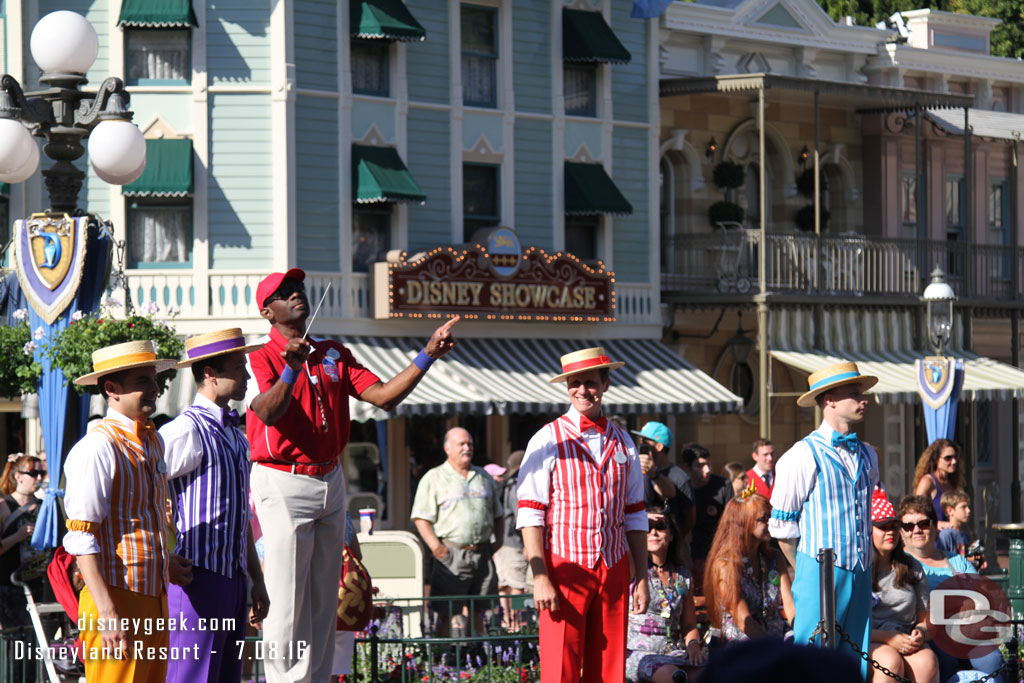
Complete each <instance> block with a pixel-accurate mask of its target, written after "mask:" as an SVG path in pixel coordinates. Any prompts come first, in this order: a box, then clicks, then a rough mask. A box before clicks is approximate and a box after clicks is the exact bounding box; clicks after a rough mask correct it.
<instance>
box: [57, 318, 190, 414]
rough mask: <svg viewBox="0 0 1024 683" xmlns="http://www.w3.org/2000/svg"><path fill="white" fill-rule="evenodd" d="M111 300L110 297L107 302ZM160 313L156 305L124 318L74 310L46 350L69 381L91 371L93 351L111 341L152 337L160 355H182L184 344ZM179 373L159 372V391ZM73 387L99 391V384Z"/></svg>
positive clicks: (118, 341)
mask: <svg viewBox="0 0 1024 683" xmlns="http://www.w3.org/2000/svg"><path fill="white" fill-rule="evenodd" d="M110 303H112V302H110V301H109V300H108V305H109V304H110ZM117 305H119V304H117ZM158 312H159V307H158V306H156V305H155V304H150V305H149V306H148V307H146V308H145V315H132V316H129V317H128V318H124V319H115V318H112V317H110V316H109V315H104V314H102V313H94V314H90V315H82V314H81V312H75V313H74V314H73V315H72V316H71V322H70V324H69V325H68V326H67V327H66V328H64V329H63V330H62V331H60V332H59V333H58V334H56V335H54V338H53V339H52V340H51V342H50V343H49V344H48V345H47V346H46V353H47V355H48V356H49V357H50V359H51V360H52V361H53V363H54V365H56V366H57V367H59V368H60V369H61V371H62V372H63V373H64V377H65V378H66V379H67V381H68V383H69V384H70V383H71V382H72V380H74V378H76V377H81V376H82V375H87V374H89V373H90V372H92V352H93V351H95V350H96V349H100V348H103V347H104V346H110V345H112V344H121V343H123V342H128V341H141V340H145V339H149V340H152V341H154V342H156V346H157V358H176V359H177V358H181V357H182V354H184V353H185V343H184V342H183V341H182V340H181V339H179V338H178V337H177V336H175V334H174V328H173V327H172V326H171V325H170V324H169V323H168V322H167V321H164V320H157V319H156V318H155V317H154V316H155V315H156V313H158ZM108 313H109V311H108ZM172 317H173V313H172ZM176 374H177V370H166V371H164V372H161V373H160V374H159V375H157V377H156V381H157V384H158V385H159V387H160V393H163V392H164V391H165V390H166V389H167V386H168V385H169V384H170V383H171V380H172V379H174V376H175V375H176ZM72 386H74V388H75V391H77V392H78V393H79V394H84V393H86V392H88V393H93V394H96V393H99V387H97V386H79V385H77V384H74V385H72Z"/></svg>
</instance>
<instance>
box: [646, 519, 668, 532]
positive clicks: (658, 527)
mask: <svg viewBox="0 0 1024 683" xmlns="http://www.w3.org/2000/svg"><path fill="white" fill-rule="evenodd" d="M647 527H648V528H647V533H651V532H652V531H667V530H668V525H667V524H665V520H663V519H648V520H647Z"/></svg>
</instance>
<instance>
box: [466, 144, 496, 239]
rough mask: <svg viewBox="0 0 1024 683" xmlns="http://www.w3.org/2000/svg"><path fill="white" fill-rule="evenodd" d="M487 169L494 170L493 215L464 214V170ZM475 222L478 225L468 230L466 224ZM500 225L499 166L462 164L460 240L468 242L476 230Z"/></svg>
mask: <svg viewBox="0 0 1024 683" xmlns="http://www.w3.org/2000/svg"><path fill="white" fill-rule="evenodd" d="M467 168H487V169H493V170H494V208H495V210H496V212H497V213H495V214H469V213H467V212H466V169H467ZM470 221H477V222H479V223H480V224H479V225H476V226H475V227H473V229H472V230H468V229H467V228H468V223H469V222H470ZM498 225H501V164H483V163H476V162H468V161H464V162H462V238H463V241H464V242H468V241H469V240H470V238H471V237H472V236H473V233H475V232H476V231H477V230H480V229H481V228H487V227H492V226H498Z"/></svg>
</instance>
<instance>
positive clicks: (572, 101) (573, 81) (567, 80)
mask: <svg viewBox="0 0 1024 683" xmlns="http://www.w3.org/2000/svg"><path fill="white" fill-rule="evenodd" d="M562 87H563V88H564V90H565V113H566V114H567V115H570V116H597V65H596V64H572V65H569V64H566V65H565V66H564V67H563V79H562Z"/></svg>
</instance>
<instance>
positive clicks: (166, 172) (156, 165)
mask: <svg viewBox="0 0 1024 683" xmlns="http://www.w3.org/2000/svg"><path fill="white" fill-rule="evenodd" d="M121 194H123V195H124V196H126V197H185V196H188V195H191V194H192V140H146V170H145V171H143V172H142V175H141V176H139V179H138V180H136V181H135V182H134V183H131V184H130V185H125V186H124V187H123V188H121Z"/></svg>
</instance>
